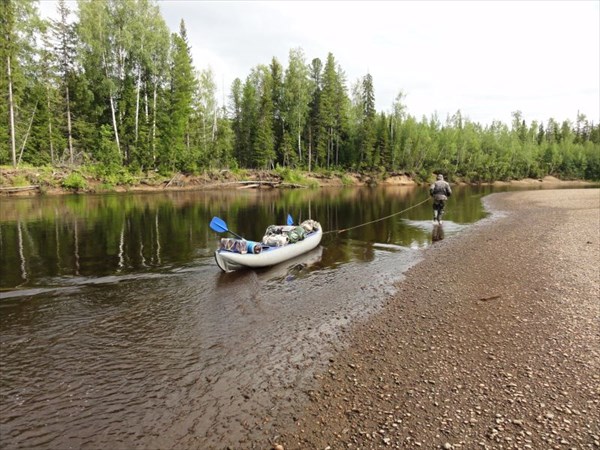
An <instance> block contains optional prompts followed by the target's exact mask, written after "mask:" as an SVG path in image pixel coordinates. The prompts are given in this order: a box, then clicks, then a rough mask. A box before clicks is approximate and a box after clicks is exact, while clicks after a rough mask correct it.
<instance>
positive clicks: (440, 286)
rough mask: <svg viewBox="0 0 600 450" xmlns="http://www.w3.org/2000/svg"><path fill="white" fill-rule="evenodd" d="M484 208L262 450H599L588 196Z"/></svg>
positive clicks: (540, 197)
mask: <svg viewBox="0 0 600 450" xmlns="http://www.w3.org/2000/svg"><path fill="white" fill-rule="evenodd" d="M486 203H487V206H488V207H489V208H490V209H491V210H492V211H494V214H493V215H492V217H491V218H489V219H486V220H484V221H482V222H480V223H478V224H476V225H475V226H473V227H471V228H470V229H469V231H467V232H465V233H462V234H460V235H457V236H454V237H452V238H449V239H446V240H443V241H440V242H437V243H436V244H435V245H433V246H432V247H430V248H429V249H428V250H427V251H426V256H425V258H424V260H423V261H422V262H421V263H419V264H418V265H416V266H414V267H413V268H412V269H410V270H409V271H408V272H407V274H406V275H407V276H406V278H405V279H404V280H403V281H402V282H401V283H400V284H399V285H398V292H397V294H396V295H395V296H394V297H393V298H390V299H389V300H388V301H387V303H386V305H385V307H384V308H383V309H382V311H381V312H379V313H377V314H376V315H373V316H371V317H370V318H369V319H368V320H366V321H365V322H363V323H360V324H358V325H356V326H355V327H354V328H353V329H352V331H351V332H350V333H348V336H347V339H345V341H344V343H343V345H341V346H340V348H339V349H338V350H337V351H336V353H335V355H334V357H333V358H331V363H330V365H329V367H328V368H327V370H325V371H324V372H323V373H321V374H319V375H317V376H316V378H317V380H316V387H315V389H314V390H312V391H310V392H309V401H308V402H307V404H306V405H303V407H302V408H304V409H300V410H298V411H297V414H296V415H295V416H296V417H295V421H293V422H291V421H290V422H289V423H285V424H281V425H280V426H279V429H278V430H275V432H276V433H275V434H273V436H272V437H271V442H270V444H271V445H273V447H276V448H281V447H283V448H285V449H292V448H298V449H308V448H311V449H325V448H331V449H346V448H427V449H433V448H444V449H452V448H455V449H458V448H462V449H474V448H483V449H496V448H505V449H506V448H520V449H523V448H533V449H538V448H578V449H583V448H586V449H587V448H599V447H600V299H599V297H600V295H599V294H600V280H599V277H600V238H599V231H598V230H599V229H600V223H599V222H600V190H598V189H569V190H538V191H525V192H510V193H502V194H493V195H491V196H489V197H487V198H486ZM449 219H450V218H449Z"/></svg>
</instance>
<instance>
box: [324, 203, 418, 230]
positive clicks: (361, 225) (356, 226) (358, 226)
mask: <svg viewBox="0 0 600 450" xmlns="http://www.w3.org/2000/svg"><path fill="white" fill-rule="evenodd" d="M428 201H429V198H426V199H425V200H423V201H422V202H420V203H417V204H416V205H412V206H409V207H408V208H406V209H403V210H402V211H399V212H396V213H394V214H390V215H389V216H385V217H382V218H380V219H375V220H371V221H370V222H365V223H361V224H360V225H355V226H353V227H350V228H342V229H339V230H330V231H324V232H323V234H329V233H338V234H341V233H344V232H346V231H349V230H354V229H355V228H360V227H364V226H365V225H369V224H371V223H375V222H380V221H382V220H385V219H389V218H390V217H394V216H397V215H398V214H402V213H405V212H406V211H408V210H411V209H413V208H416V207H417V206H421V205H422V204H423V203H425V202H428Z"/></svg>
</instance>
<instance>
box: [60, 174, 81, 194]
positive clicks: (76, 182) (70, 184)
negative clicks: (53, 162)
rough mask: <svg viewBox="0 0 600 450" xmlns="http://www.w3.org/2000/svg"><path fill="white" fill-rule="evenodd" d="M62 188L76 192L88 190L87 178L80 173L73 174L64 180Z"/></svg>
mask: <svg viewBox="0 0 600 450" xmlns="http://www.w3.org/2000/svg"><path fill="white" fill-rule="evenodd" d="M62 186H63V187H64V188H65V189H71V190H74V191H80V190H84V189H87V181H85V178H83V176H82V175H81V174H80V173H78V172H71V173H70V174H69V175H67V177H66V178H65V179H64V180H63V182H62Z"/></svg>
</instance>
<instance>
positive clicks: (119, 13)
mask: <svg viewBox="0 0 600 450" xmlns="http://www.w3.org/2000/svg"><path fill="white" fill-rule="evenodd" d="M70 5H74V4H73V3H68V4H67V2H65V0H59V1H58V2H57V14H56V17H57V18H56V19H43V18H42V17H41V16H40V14H39V12H38V9H37V6H38V5H37V2H36V1H34V0H3V1H2V2H0V21H1V26H2V32H1V34H2V37H1V43H0V44H1V47H0V52H1V55H0V61H2V62H1V63H0V69H1V70H0V72H1V74H0V91H1V93H2V98H3V101H2V102H0V116H1V119H0V134H1V135H2V138H1V139H0V165H3V166H12V167H15V168H16V167H19V166H20V165H26V164H27V165H32V166H38V167H39V166H54V167H88V168H92V169H93V170H94V171H95V173H97V174H99V175H119V176H122V177H126V176H127V174H136V173H144V172H149V171H155V172H159V173H161V174H164V175H167V176H168V175H169V174H173V173H179V172H181V173H187V174H197V173H202V172H206V171H212V170H223V169H228V170H240V169H261V170H272V169H276V168H287V169H291V170H302V171H309V172H311V171H316V172H318V171H323V172H327V171H359V172H361V171H362V172H375V173H388V174H389V173H406V174H410V175H411V176H412V177H414V178H415V179H422V180H424V179H427V177H428V176H429V174H431V173H432V172H441V173H444V174H446V175H447V177H448V178H450V179H451V180H452V179H460V180H464V181H467V182H482V181H495V180H510V179H521V178H526V177H531V178H541V177H543V176H546V175H553V176H557V177H559V178H562V179H587V180H599V179H600V124H594V123H592V122H590V121H588V119H587V118H586V116H585V114H583V113H578V114H577V117H576V118H575V119H574V120H569V119H562V120H555V119H552V118H550V119H549V120H547V122H546V123H541V122H540V123H538V122H537V121H531V122H528V121H527V120H526V118H525V117H523V114H522V113H521V112H520V111H518V110H515V111H514V112H513V113H512V122H511V123H510V124H504V123H501V122H499V121H494V122H492V123H491V124H479V123H476V122H473V121H471V120H469V119H468V117H463V115H462V114H461V112H460V110H458V111H457V112H456V113H455V114H453V115H452V116H449V117H446V118H439V117H437V115H436V114H435V113H434V114H432V115H431V116H430V117H425V116H423V117H420V118H418V117H413V116H412V115H410V114H408V113H407V105H406V104H405V103H404V101H405V97H406V96H405V94H404V93H403V91H402V90H401V87H399V90H398V94H397V95H396V97H395V98H393V99H390V105H391V106H390V110H389V111H385V112H384V111H377V110H376V107H375V80H374V79H373V78H372V76H371V75H370V74H369V73H367V74H365V75H364V76H363V77H361V78H360V79H358V80H347V77H346V75H345V73H344V70H343V68H342V67H341V65H340V64H339V63H338V62H337V61H336V59H335V57H334V55H333V54H332V53H329V54H328V55H326V56H325V55H322V56H325V57H324V59H320V58H319V57H314V58H312V59H309V58H307V56H306V55H305V54H304V51H303V50H302V48H294V49H291V50H290V51H289V57H288V61H285V62H281V61H279V60H277V58H275V57H273V58H272V60H271V61H265V62H263V63H259V64H257V65H256V66H255V67H254V68H253V69H252V70H251V71H250V73H249V74H247V75H245V74H240V75H245V78H236V79H235V80H234V82H233V83H232V85H231V86H230V88H229V94H228V96H227V98H226V101H225V99H224V101H221V102H219V100H218V99H217V98H216V97H217V95H216V94H217V84H216V82H215V75H214V73H213V72H212V70H211V69H210V68H201V69H198V68H197V67H196V64H198V65H202V63H203V62H202V61H193V59H192V52H191V49H192V45H196V44H195V43H192V42H190V41H189V39H188V35H187V31H186V25H185V22H184V21H183V20H181V23H180V27H179V30H178V32H176V33H172V32H171V31H170V30H169V28H168V27H167V25H166V22H165V20H164V19H163V17H162V16H161V12H160V8H159V5H158V3H157V2H156V1H155V0H78V1H77V3H76V8H75V9H74V10H70V9H69V6H70ZM201 44H202V43H198V45H201ZM398 79H399V80H401V79H402V77H401V74H398ZM223 103H224V104H223Z"/></svg>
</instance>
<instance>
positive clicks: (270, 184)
mask: <svg viewBox="0 0 600 450" xmlns="http://www.w3.org/2000/svg"><path fill="white" fill-rule="evenodd" d="M183 185H184V182H183V181H180V180H176V176H175V177H173V178H172V179H171V180H170V181H169V182H168V183H167V184H166V185H165V187H164V188H165V189H166V188H168V187H169V186H178V187H182V186H183ZM235 185H238V189H260V188H264V187H267V188H290V189H301V188H306V186H303V185H301V184H294V183H283V182H281V181H264V180H254V181H229V182H226V183H214V184H212V183H211V184H207V185H205V186H199V188H201V189H213V188H215V187H219V188H222V187H226V186H235Z"/></svg>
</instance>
